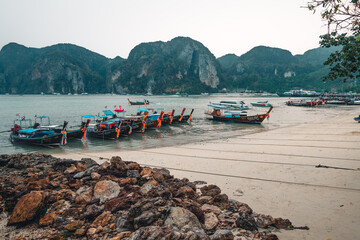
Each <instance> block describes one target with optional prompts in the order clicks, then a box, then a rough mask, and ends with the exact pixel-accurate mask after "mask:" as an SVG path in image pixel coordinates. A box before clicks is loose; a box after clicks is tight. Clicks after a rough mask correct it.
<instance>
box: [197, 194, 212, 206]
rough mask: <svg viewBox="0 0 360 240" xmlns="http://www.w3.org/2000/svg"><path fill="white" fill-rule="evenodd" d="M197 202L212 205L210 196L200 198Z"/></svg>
mask: <svg viewBox="0 0 360 240" xmlns="http://www.w3.org/2000/svg"><path fill="white" fill-rule="evenodd" d="M197 202H198V203H200V204H206V203H207V204H212V203H213V197H211V196H201V197H199V198H198V199H197Z"/></svg>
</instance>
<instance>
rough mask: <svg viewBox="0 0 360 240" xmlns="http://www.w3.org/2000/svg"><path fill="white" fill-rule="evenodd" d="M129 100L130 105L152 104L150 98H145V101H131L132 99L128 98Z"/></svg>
mask: <svg viewBox="0 0 360 240" xmlns="http://www.w3.org/2000/svg"><path fill="white" fill-rule="evenodd" d="M128 102H129V104H130V105H145V106H146V105H149V104H150V101H149V100H146V99H144V101H143V102H140V101H135V102H134V101H130V99H129V98H128Z"/></svg>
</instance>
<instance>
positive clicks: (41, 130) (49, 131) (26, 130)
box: [19, 128, 54, 135]
mask: <svg viewBox="0 0 360 240" xmlns="http://www.w3.org/2000/svg"><path fill="white" fill-rule="evenodd" d="M35 132H41V133H43V134H54V131H51V130H43V129H37V128H27V129H21V130H19V133H20V134H27V135H31V134H33V133H35Z"/></svg>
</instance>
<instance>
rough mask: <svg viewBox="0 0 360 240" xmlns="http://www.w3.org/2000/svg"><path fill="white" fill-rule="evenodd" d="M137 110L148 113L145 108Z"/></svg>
mask: <svg viewBox="0 0 360 240" xmlns="http://www.w3.org/2000/svg"><path fill="white" fill-rule="evenodd" d="M138 110H139V112H148V110H147V109H146V108H142V107H139V108H138Z"/></svg>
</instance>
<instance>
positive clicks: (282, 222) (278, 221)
mask: <svg viewBox="0 0 360 240" xmlns="http://www.w3.org/2000/svg"><path fill="white" fill-rule="evenodd" d="M274 226H275V227H276V228H278V229H290V228H293V227H294V226H293V225H292V223H291V222H290V220H289V219H282V218H275V219H274Z"/></svg>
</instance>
